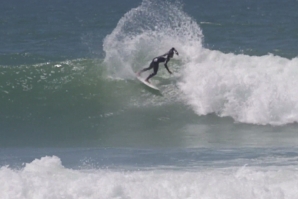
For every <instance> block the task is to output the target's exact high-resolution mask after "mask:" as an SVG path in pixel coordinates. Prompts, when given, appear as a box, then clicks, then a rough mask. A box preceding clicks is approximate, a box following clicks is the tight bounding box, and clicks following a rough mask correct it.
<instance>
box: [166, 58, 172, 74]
mask: <svg viewBox="0 0 298 199" xmlns="http://www.w3.org/2000/svg"><path fill="white" fill-rule="evenodd" d="M169 61H170V58H169V57H167V60H166V62H165V67H166V69H167V71H168V72H169V73H170V74H172V72H171V71H170V69H169V67H168V62H169Z"/></svg>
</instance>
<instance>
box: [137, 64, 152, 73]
mask: <svg viewBox="0 0 298 199" xmlns="http://www.w3.org/2000/svg"><path fill="white" fill-rule="evenodd" d="M153 67H154V64H153V62H151V64H150V65H149V67H147V68H144V69H142V70H140V71H139V72H138V73H137V75H138V76H140V75H141V73H142V72H145V71H147V70H150V69H151V68H153Z"/></svg>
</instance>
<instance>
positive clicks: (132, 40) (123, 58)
mask: <svg viewBox="0 0 298 199" xmlns="http://www.w3.org/2000/svg"><path fill="white" fill-rule="evenodd" d="M202 37H203V35H202V31H201V29H200V28H199V26H198V25H197V23H196V22H194V21H193V19H192V18H191V17H189V16H188V15H187V14H186V13H184V12H183V11H182V6H181V5H180V4H179V3H177V2H176V3H170V2H167V1H155V0H153V1H150V0H144V1H143V2H142V4H141V5H140V6H139V7H137V8H135V9H132V10H131V11H129V12H128V13H126V14H125V15H124V16H123V17H122V18H121V19H120V21H119V22H118V24H117V27H116V28H115V29H114V30H113V31H112V33H111V34H110V35H108V36H107V37H106V38H105V39H104V45H103V49H104V51H105V53H106V57H105V60H104V62H105V64H106V65H107V67H108V70H109V72H110V75H111V76H113V77H117V78H123V79H126V78H131V77H132V76H133V75H132V74H133V73H134V71H136V70H140V69H141V68H143V67H147V66H148V64H149V63H150V61H151V60H152V59H153V58H154V57H156V56H158V55H160V54H163V53H165V52H167V51H168V50H169V49H170V48H171V47H175V48H177V50H178V51H179V52H180V54H185V53H184V51H185V50H187V51H190V50H191V48H192V49H193V50H194V51H196V50H197V49H198V48H201V40H202ZM188 44H189V45H188ZM196 52H197V51H196ZM183 59H187V58H186V57H185V56H184V58H183Z"/></svg>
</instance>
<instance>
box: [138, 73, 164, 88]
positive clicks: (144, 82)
mask: <svg viewBox="0 0 298 199" xmlns="http://www.w3.org/2000/svg"><path fill="white" fill-rule="evenodd" d="M137 78H138V80H140V81H141V82H142V83H143V84H145V85H146V86H148V87H150V88H152V89H154V90H157V91H159V89H158V88H157V87H156V86H154V85H153V84H150V83H149V82H146V81H145V80H144V79H143V78H142V77H140V76H138V75H137Z"/></svg>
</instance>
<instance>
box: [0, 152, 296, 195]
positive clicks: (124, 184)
mask: <svg viewBox="0 0 298 199" xmlns="http://www.w3.org/2000/svg"><path fill="white" fill-rule="evenodd" d="M297 174H298V173H297V170H296V169H295V168H292V167H283V169H280V167H278V168H275V167H271V168H266V170H263V169H262V168H255V167H248V166H243V167H240V168H235V167H232V168H222V169H220V168H200V169H197V170H191V171H188V170H179V169H178V170H177V169H170V168H168V169H166V168H163V169H158V168H156V169H154V170H135V171H133V170H127V171H125V170H116V169H113V170H109V169H89V170H74V169H68V168H65V167H64V166H63V165H62V163H61V160H60V159H59V158H58V157H56V156H52V157H48V156H46V157H43V158H41V159H36V160H34V161H32V162H31V163H27V164H25V165H24V167H23V168H21V169H11V168H9V166H4V167H2V168H1V169H0V179H1V181H0V187H1V189H0V198H2V199H12V198H13V199H32V198H36V199H47V198H50V199H62V198H68V199H77V198H82V199H83V198H86V199H87V198H88V199H93V198H94V199H101V198H102V199H112V198H119V199H120V198H123V199H125V198H131V199H134V198H135V199H139V198H156V199H159V198H160V199H163V198H173V199H182V198H193V199H195V198H223V199H224V198H235V199H238V198H243V199H251V198H268V199H271V198H276V199H279V198H288V199H291V198H293V199H294V198H296V197H297V194H298V186H297V183H296V182H297V176H298V175H297Z"/></svg>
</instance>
